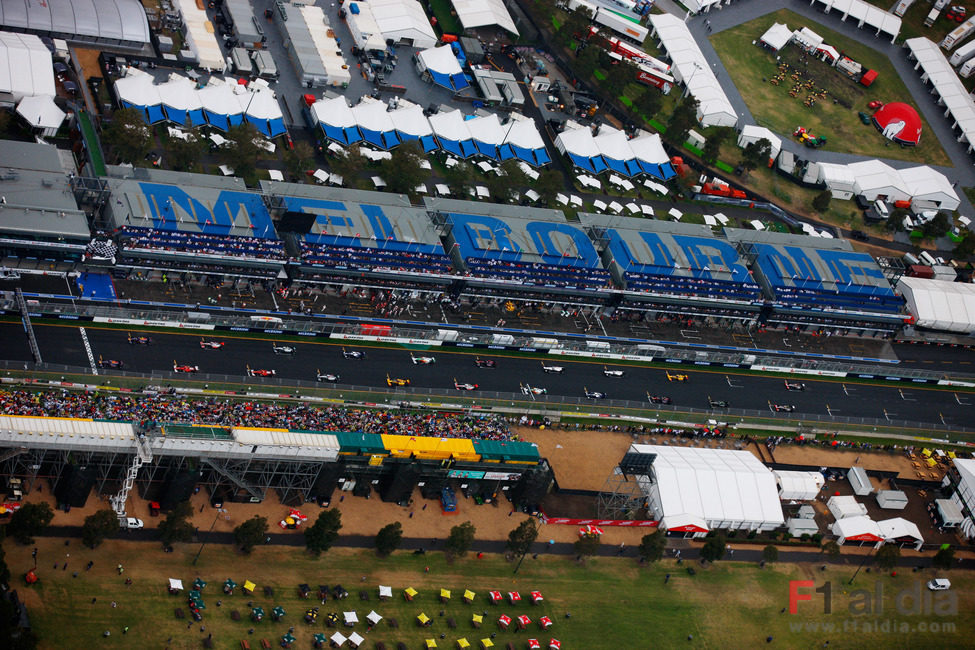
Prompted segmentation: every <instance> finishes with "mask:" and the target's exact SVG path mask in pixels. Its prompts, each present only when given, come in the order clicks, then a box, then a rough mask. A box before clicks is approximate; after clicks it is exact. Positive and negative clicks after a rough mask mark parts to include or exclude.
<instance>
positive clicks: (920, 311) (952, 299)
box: [897, 275, 975, 334]
mask: <svg viewBox="0 0 975 650" xmlns="http://www.w3.org/2000/svg"><path fill="white" fill-rule="evenodd" d="M897 291H898V292H899V293H900V294H901V295H902V296H904V299H905V300H906V301H907V309H908V311H910V312H911V315H912V316H914V320H915V323H916V324H917V325H918V326H919V327H925V328H928V329H934V330H941V331H946V332H958V333H962V334H970V333H972V332H975V286H972V285H971V284H964V283H960V282H948V281H945V280H928V279H926V278H915V277H910V276H907V275H905V276H902V277H901V278H900V279H899V280H898V281H897Z"/></svg>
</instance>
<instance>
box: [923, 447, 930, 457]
mask: <svg viewBox="0 0 975 650" xmlns="http://www.w3.org/2000/svg"><path fill="white" fill-rule="evenodd" d="M921 455H922V456H924V457H928V456H930V455H931V450H930V449H922V450H921Z"/></svg>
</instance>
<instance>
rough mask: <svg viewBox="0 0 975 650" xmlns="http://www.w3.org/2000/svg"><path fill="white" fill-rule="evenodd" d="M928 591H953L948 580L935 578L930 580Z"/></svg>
mask: <svg viewBox="0 0 975 650" xmlns="http://www.w3.org/2000/svg"><path fill="white" fill-rule="evenodd" d="M928 589H930V590H931V591H948V590H949V589H951V581H950V580H948V578H935V579H934V580H928Z"/></svg>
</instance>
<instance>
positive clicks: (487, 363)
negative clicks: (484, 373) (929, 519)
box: [474, 357, 498, 368]
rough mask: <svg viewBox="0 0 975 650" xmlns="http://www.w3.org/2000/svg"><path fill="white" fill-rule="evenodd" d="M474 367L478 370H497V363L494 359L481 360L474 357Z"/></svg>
mask: <svg viewBox="0 0 975 650" xmlns="http://www.w3.org/2000/svg"><path fill="white" fill-rule="evenodd" d="M474 365H475V366H477V367H478V368H497V367H498V362H497V361H495V360H494V359H482V358H481V357H474Z"/></svg>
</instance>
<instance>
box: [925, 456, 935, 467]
mask: <svg viewBox="0 0 975 650" xmlns="http://www.w3.org/2000/svg"><path fill="white" fill-rule="evenodd" d="M924 462H925V463H927V464H928V467H934V466H935V465H937V464H938V461H936V460H935V459H933V458H925V459H924Z"/></svg>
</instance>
